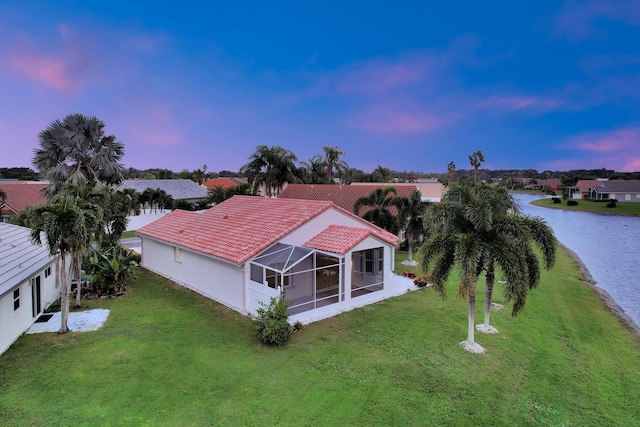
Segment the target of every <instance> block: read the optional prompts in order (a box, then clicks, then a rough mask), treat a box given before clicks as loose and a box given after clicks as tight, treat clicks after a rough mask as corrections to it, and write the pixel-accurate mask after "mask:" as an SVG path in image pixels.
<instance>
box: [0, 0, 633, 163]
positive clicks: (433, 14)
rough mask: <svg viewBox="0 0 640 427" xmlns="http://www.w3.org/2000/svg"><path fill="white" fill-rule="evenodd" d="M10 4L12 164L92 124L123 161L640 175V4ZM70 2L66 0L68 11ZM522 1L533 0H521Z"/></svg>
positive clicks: (3, 23)
mask: <svg viewBox="0 0 640 427" xmlns="http://www.w3.org/2000/svg"><path fill="white" fill-rule="evenodd" d="M40 3H41V2H30V1H26V2H25V1H17V0H8V1H3V2H2V3H1V4H0V16H1V17H2V19H1V20H0V94H1V99H2V103H1V104H0V147H2V150H1V152H0V167H14V166H15V167H17V166H31V157H32V154H33V150H34V148H36V147H37V146H38V133H39V132H40V131H41V130H43V129H45V128H46V127H47V126H48V125H49V123H51V122H52V121H53V120H55V119H62V118H64V116H66V115H67V114H70V113H75V112H79V113H83V114H86V115H95V116H97V117H98V118H100V119H102V120H103V121H104V122H105V123H106V125H107V129H106V130H107V133H109V134H114V135H116V136H117V138H118V139H119V140H120V141H122V142H123V143H124V144H125V147H126V156H125V158H124V163H125V166H127V167H135V168H139V169H144V168H150V167H161V168H169V169H172V170H175V171H179V170H182V169H189V170H192V169H196V168H199V167H201V166H202V165H205V164H206V165H207V166H208V170H210V171H219V170H222V169H227V170H238V169H239V168H240V167H241V166H242V165H243V164H244V163H246V161H247V157H248V156H249V155H250V154H251V153H252V152H253V151H254V150H255V147H256V146H257V145H262V144H265V145H281V146H283V147H285V148H288V149H290V150H292V151H293V152H294V153H295V154H296V155H297V156H298V157H299V159H300V160H301V161H306V160H308V159H309V158H311V157H312V156H313V155H314V154H316V153H319V152H320V151H321V149H322V146H324V145H328V144H332V145H334V146H338V147H340V148H342V149H344V150H345V151H346V155H345V160H346V161H347V163H348V164H349V165H350V166H352V167H356V168H359V169H363V170H365V171H371V170H372V169H373V168H374V167H375V166H377V165H383V166H385V167H389V168H391V169H394V170H399V171H402V170H407V171H421V172H444V171H446V168H447V164H448V163H449V162H451V161H453V162H454V163H456V165H457V167H458V169H468V168H469V163H468V159H467V157H468V155H469V154H471V153H472V152H474V151H476V150H482V151H483V152H484V154H485V158H486V163H485V164H484V165H483V167H488V168H491V169H512V168H514V169H515V168H521V169H524V168H533V169H538V170H540V171H542V170H568V169H600V168H607V169H615V170H617V171H627V172H629V171H638V170H640V102H639V101H640V43H639V42H638V40H640V3H639V2H637V1H633V0H618V1H614V0H593V1H589V0H587V1H582V2H575V1H568V2H565V3H561V2H557V1H541V2H509V3H506V4H502V6H501V7H500V9H497V8H496V7H497V6H496V7H489V6H487V5H485V4H484V3H483V2H475V1H468V2H461V3H460V2H458V3H456V4H455V5H444V4H441V3H445V2H434V3H431V2H400V3H397V4H395V3H394V4H389V3H388V2H373V3H372V2H367V3H364V2H348V3H344V2H340V3H337V2H335V3H332V2H328V3H327V2H323V3H322V4H316V3H311V4H308V5H304V4H298V3H291V2H278V3H275V4H270V5H269V6H264V5H263V6H261V5H259V4H258V5H256V4H254V3H255V2H252V3H248V2H247V3H246V4H245V3H244V2H233V5H224V6H220V5H215V2H213V3H212V2H189V3H188V4H185V5H184V6H182V7H181V8H176V7H172V6H170V5H165V4H163V3H161V4H157V2H146V1H141V2H135V3H133V4H131V3H127V2H120V1H113V2H81V1H65V2H51V3H48V4H45V5H42V4H40ZM56 3H60V4H56ZM520 3H523V4H520Z"/></svg>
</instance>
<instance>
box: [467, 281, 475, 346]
mask: <svg viewBox="0 0 640 427" xmlns="http://www.w3.org/2000/svg"><path fill="white" fill-rule="evenodd" d="M476 283H477V279H476V278H475V277H474V278H473V279H472V281H471V288H470V289H469V333H468V336H467V342H468V343H469V344H473V343H475V340H474V331H475V324H474V321H475V312H476Z"/></svg>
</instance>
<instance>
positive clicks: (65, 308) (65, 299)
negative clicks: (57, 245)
mask: <svg viewBox="0 0 640 427" xmlns="http://www.w3.org/2000/svg"><path fill="white" fill-rule="evenodd" d="M60 258H61V260H60V261H61V264H62V268H61V269H60V271H59V272H58V277H59V278H60V283H61V293H60V330H59V331H58V333H59V334H66V333H67V332H69V327H68V326H67V321H68V319H69V282H68V280H67V273H66V271H67V257H66V256H65V253H64V252H61V253H60Z"/></svg>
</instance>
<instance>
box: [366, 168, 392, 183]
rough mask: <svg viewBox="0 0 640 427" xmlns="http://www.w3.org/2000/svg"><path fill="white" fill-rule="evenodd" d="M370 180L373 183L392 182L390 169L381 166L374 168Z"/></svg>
mask: <svg viewBox="0 0 640 427" xmlns="http://www.w3.org/2000/svg"><path fill="white" fill-rule="evenodd" d="M371 180H372V181H373V182H389V181H392V180H393V174H392V172H391V169H389V168H385V167H383V166H380V165H378V166H376V168H375V169H374V170H373V172H371Z"/></svg>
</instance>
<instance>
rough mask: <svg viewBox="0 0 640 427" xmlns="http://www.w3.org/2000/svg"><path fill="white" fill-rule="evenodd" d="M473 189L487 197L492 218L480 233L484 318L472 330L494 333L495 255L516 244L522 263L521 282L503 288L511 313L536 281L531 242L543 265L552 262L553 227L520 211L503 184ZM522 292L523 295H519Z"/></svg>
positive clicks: (535, 260)
mask: <svg viewBox="0 0 640 427" xmlns="http://www.w3.org/2000/svg"><path fill="white" fill-rule="evenodd" d="M476 192H477V195H478V198H480V199H482V200H486V201H488V204H489V206H490V208H491V211H492V212H491V219H492V222H493V225H492V227H491V229H490V230H487V232H486V233H484V235H483V236H482V239H483V241H484V244H485V246H486V248H487V251H486V253H485V256H484V257H483V261H484V264H485V265H484V266H483V270H484V272H485V278H486V288H485V302H484V322H483V324H480V325H476V330H478V331H480V332H483V333H489V334H496V333H498V330H497V329H496V328H494V327H493V326H491V324H490V317H491V302H492V298H493V287H494V283H495V258H496V257H500V256H501V253H502V251H503V250H504V248H514V246H515V245H517V247H518V248H517V249H513V250H517V251H518V252H519V253H520V254H521V255H522V257H523V259H524V261H525V263H526V266H525V267H526V274H525V278H524V283H518V284H509V283H507V285H506V287H507V289H505V291H506V292H507V293H510V294H511V295H512V299H513V300H514V310H513V312H512V314H514V315H516V314H517V313H518V312H519V311H520V310H521V309H522V307H523V306H524V303H525V301H526V292H527V290H528V289H533V288H534V287H536V286H537V285H538V282H539V281H540V268H539V265H538V259H537V257H536V255H535V253H534V252H533V250H532V244H533V245H535V246H537V247H538V249H539V250H540V252H541V254H542V260H543V265H544V268H545V269H550V268H551V267H552V266H553V264H554V263H555V257H556V247H557V242H556V239H555V236H554V234H553V231H552V230H551V228H550V227H549V226H547V224H546V223H545V222H544V221H543V220H542V219H540V218H536V217H529V216H524V215H522V214H521V212H520V210H519V208H518V205H517V203H516V202H515V200H514V199H513V197H512V196H511V195H510V194H509V192H508V190H507V189H506V188H505V187H503V186H495V185H486V184H483V185H480V186H478V187H477V188H476ZM514 244H515V245H514ZM510 250H511V249H510ZM523 292H524V293H525V295H524V297H523V296H522V295H520V294H521V293H523Z"/></svg>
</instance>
